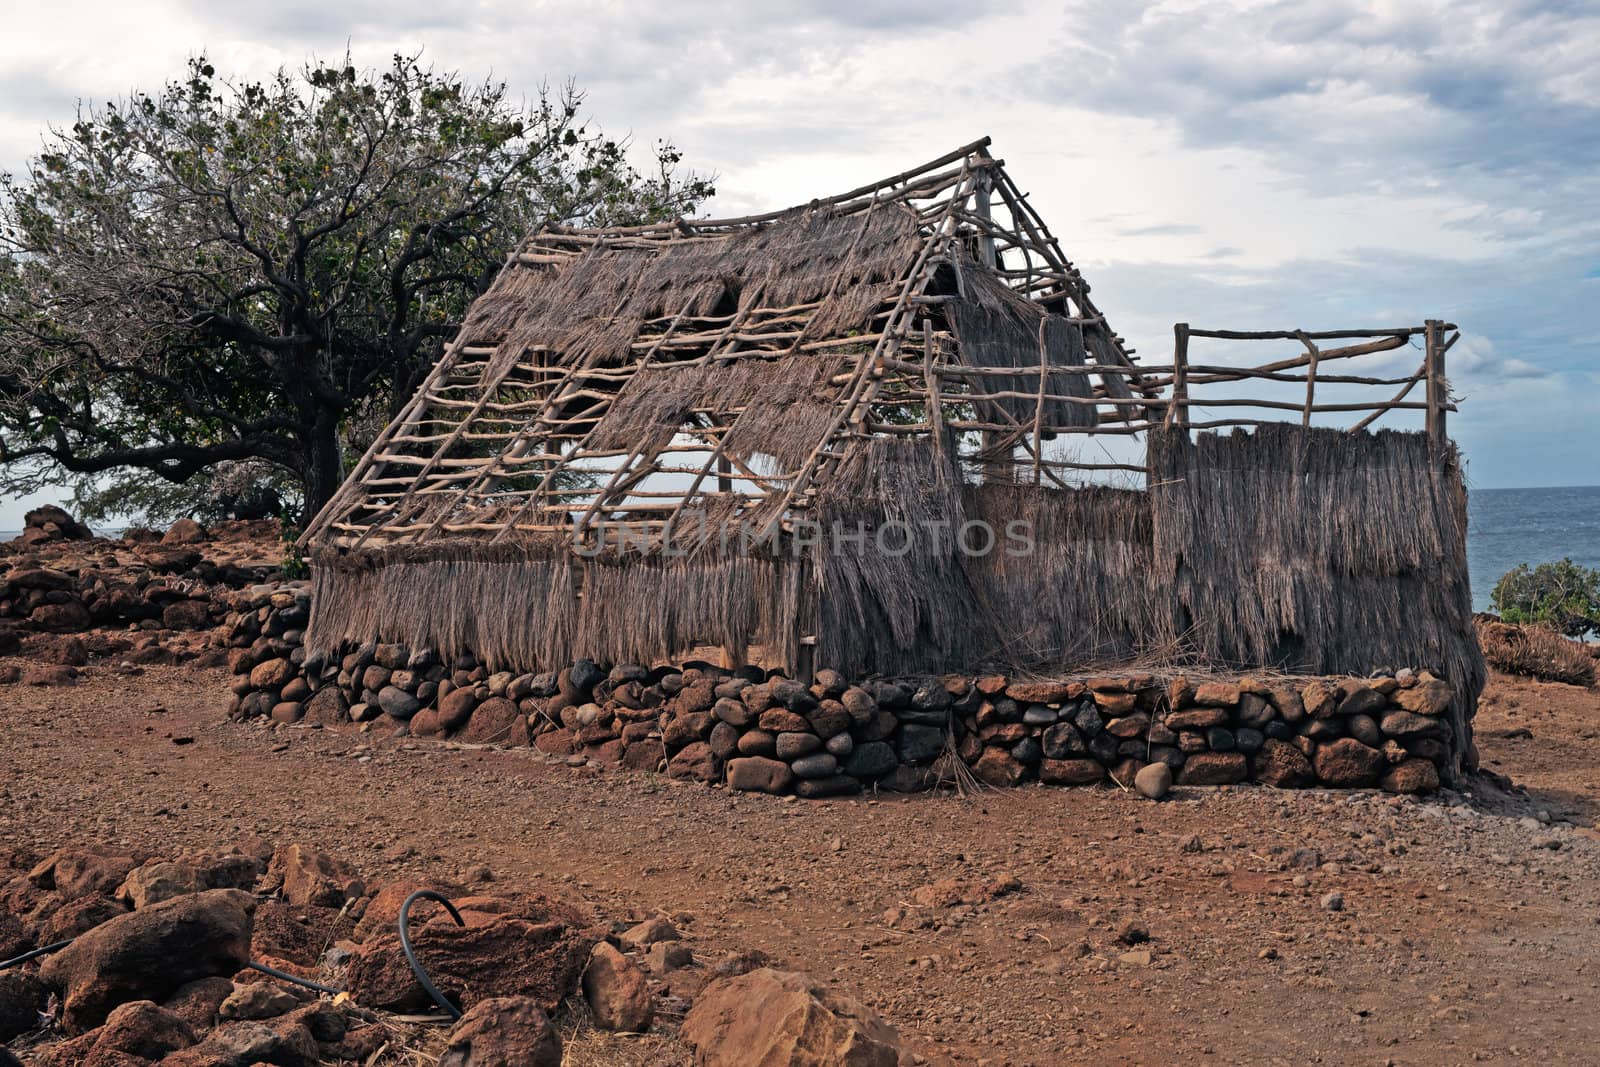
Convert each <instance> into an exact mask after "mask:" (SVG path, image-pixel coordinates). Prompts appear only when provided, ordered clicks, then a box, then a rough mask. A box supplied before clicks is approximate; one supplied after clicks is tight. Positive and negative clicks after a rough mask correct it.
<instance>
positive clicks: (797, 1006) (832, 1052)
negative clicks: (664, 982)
mask: <svg viewBox="0 0 1600 1067" xmlns="http://www.w3.org/2000/svg"><path fill="white" fill-rule="evenodd" d="M680 1036H681V1037H682V1038H683V1040H684V1041H685V1042H687V1043H688V1044H689V1045H690V1046H691V1047H693V1048H694V1050H695V1063H696V1064H697V1065H700V1067H748V1065H751V1064H772V1065H774V1067H776V1065H779V1064H782V1065H796V1067H799V1065H805V1067H895V1065H896V1064H897V1063H898V1062H899V1057H900V1035H899V1034H898V1033H896V1032H895V1029H894V1028H893V1027H892V1026H890V1025H889V1024H887V1023H885V1022H884V1021H883V1020H882V1019H881V1018H879V1016H878V1015H877V1013H876V1012H874V1011H873V1010H872V1009H871V1008H869V1007H867V1006H865V1005H863V1004H860V1003H858V1002H856V1001H854V1000H851V999H849V998H848V997H845V996H842V995H841V994H839V993H836V992H834V991H833V990H831V989H829V988H827V987H826V986H824V985H822V984H821V983H820V982H816V981H814V980H812V979H811V978H809V977H807V976H806V975H803V974H796V973H794V972H792V971H778V970H773V969H771V968H766V967H764V968H761V969H759V970H754V971H751V972H749V973H748V974H742V975H739V976H738V977H736V978H726V979H722V980H721V981H717V982H713V983H712V984H711V985H709V986H707V987H706V988H705V990H704V991H703V992H702V993H701V994H700V995H699V996H698V997H697V998H696V999H695V1002H694V1007H693V1008H692V1009H691V1010H690V1012H689V1014H688V1016H687V1017H686V1018H685V1019H684V1021H683V1029H682V1030H681V1031H680Z"/></svg>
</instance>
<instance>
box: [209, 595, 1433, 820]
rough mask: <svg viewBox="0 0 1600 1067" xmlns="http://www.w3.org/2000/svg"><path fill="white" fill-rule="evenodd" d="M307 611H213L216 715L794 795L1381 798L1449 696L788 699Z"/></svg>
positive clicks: (1396, 782)
mask: <svg viewBox="0 0 1600 1067" xmlns="http://www.w3.org/2000/svg"><path fill="white" fill-rule="evenodd" d="M308 609H309V601H308V594H307V593H305V592H304V591H303V590H301V591H280V592H277V593H274V594H270V595H267V596H263V597H262V598H260V599H259V602H258V603H257V605H256V606H255V607H254V608H253V609H252V610H250V611H247V612H241V613H236V614H234V615H230V616H229V618H228V619H227V621H226V624H225V629H224V631H223V633H224V637H225V639H226V642H227V643H228V645H230V646H231V648H232V651H231V652H230V653H229V664H230V666H231V668H232V670H233V672H234V674H235V675H236V676H237V680H236V682H235V684H234V692H235V697H234V700H233V703H232V705H231V707H230V715H231V716H232V717H234V718H239V719H251V718H258V717H270V718H272V719H273V720H276V721H278V722H282V723H296V722H301V721H311V722H314V723H318V724H321V725H324V726H336V725H339V724H341V723H352V722H353V723H370V724H372V726H370V727H369V729H377V728H381V729H389V730H393V731H395V732H404V733H409V734H410V735H412V736H416V737H421V738H441V739H443V738H449V739H452V740H456V741H461V742H467V743H478V744H503V745H513V746H527V745H532V746H533V747H535V748H538V749H539V750H541V751H543V752H545V753H548V754H552V755H557V756H572V757H582V758H587V759H590V760H595V761H599V762H605V763H619V764H622V765H624V766H627V767H630V768H633V769H636V770H642V771H658V770H664V771H665V773H667V774H668V775H670V776H672V777H675V778H692V779H698V780H702V781H726V782H727V783H728V784H729V785H730V786H732V787H733V788H735V789H743V790H755V791H760V792H766V793H790V792H793V793H798V794H799V795H800V796H802V797H825V796H837V795H844V794H850V793H856V792H859V791H861V790H862V789H864V788H874V787H876V788H879V789H888V790H894V791H903V792H909V791H914V790H920V789H927V788H930V787H932V786H934V785H937V784H939V783H940V782H941V781H944V782H953V781H954V780H955V779H956V777H957V776H958V775H960V774H962V771H961V770H960V768H959V767H958V766H957V764H958V763H959V764H960V765H961V766H963V767H965V768H966V769H967V770H969V771H970V773H971V774H972V775H973V776H975V777H976V778H978V779H979V780H981V781H983V782H985V783H988V784H990V785H994V786H1014V785H1021V784H1023V783H1025V782H1029V781H1039V782H1043V783H1046V784H1050V785H1090V784H1094V783H1099V782H1111V781H1115V782H1118V783H1121V784H1123V785H1128V784H1131V783H1132V782H1133V779H1134V776H1135V775H1136V774H1137V773H1138V771H1139V770H1140V769H1141V768H1143V767H1144V766H1146V765H1148V764H1152V763H1156V762H1161V763H1165V764H1167V765H1168V766H1169V767H1171V768H1172V771H1173V776H1174V778H1175V780H1176V781H1177V782H1178V784H1180V785H1183V784H1189V785H1223V784H1230V783H1235V782H1243V781H1258V782H1263V783H1266V784H1269V785H1274V786H1283V787H1298V786H1312V785H1325V786H1342V787H1362V786H1381V787H1383V788H1385V789H1389V790H1392V791H1399V792H1421V791H1427V790H1431V789H1434V788H1437V786H1438V785H1439V783H1440V782H1441V780H1443V781H1448V780H1451V778H1452V777H1453V774H1454V768H1455V766H1456V765H1457V760H1456V755H1457V754H1456V752H1455V751H1454V749H1453V745H1452V737H1451V731H1450V728H1449V725H1448V722H1447V720H1446V719H1445V718H1444V715H1445V712H1446V711H1447V709H1448V708H1449V705H1450V701H1451V699H1452V692H1451V688H1450V686H1449V685H1448V684H1446V683H1445V682H1444V681H1443V680H1441V679H1439V678H1436V677H1434V676H1433V675H1432V674H1430V673H1429V672H1427V671H1413V670H1409V669H1402V670H1398V671H1395V672H1394V673H1392V674H1386V675H1383V676H1378V677H1372V678H1361V679H1356V678H1305V677H1293V678H1289V677H1271V678H1249V677H1227V678H1223V677H1212V676H1205V677H1186V676H1182V675H1178V676H1164V677H1158V676H1157V675H1154V674H1150V673H1119V674H1111V675H1105V676H1096V677H1079V678H1068V679H1056V680H1048V681H1038V680H1024V679H1011V678H1006V677H1003V676H999V675H981V676H970V675H952V676H945V677H942V678H933V677H926V678H905V679H868V680H863V681H859V682H857V683H852V682H851V681H850V680H849V679H846V678H843V677H841V676H840V675H838V674H837V673H836V672H833V671H828V670H822V671H818V672H817V676H816V678H815V680H814V681H813V683H812V684H811V685H809V686H807V685H803V684H801V683H800V682H797V681H794V680H791V679H788V678H784V677H782V676H781V675H776V674H773V675H770V676H769V673H768V672H765V671H762V670H760V669H759V668H742V669H739V670H724V669H720V668H717V667H713V666H711V665H708V664H684V665H672V666H656V667H645V666H641V665H630V664H625V665H619V666H615V667H611V668H609V669H607V668H604V667H601V666H597V665H596V664H594V663H592V662H590V661H587V660H579V661H578V662H577V663H574V664H573V665H572V666H571V667H568V668H566V669H565V670H562V671H559V672H553V673H540V674H513V673H510V672H500V673H492V672H490V671H489V670H488V669H487V668H486V667H484V666H482V665H480V664H477V663H474V662H471V661H470V660H469V661H465V662H456V663H453V664H444V663H441V662H440V661H439V659H438V657H437V656H436V655H435V654H434V653H433V652H431V651H430V650H428V649H409V648H406V647H404V646H401V645H365V646H362V647H360V648H354V649H350V650H348V651H347V652H346V654H344V655H343V656H342V657H341V658H340V659H338V660H337V661H332V660H330V661H325V662H324V661H321V660H319V659H318V658H317V657H314V656H313V657H308V656H307V655H306V650H305V648H304V646H303V645H302V643H301V630H300V627H301V626H302V625H303V624H304V621H305V619H306V617H307V615H308Z"/></svg>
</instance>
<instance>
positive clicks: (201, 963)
mask: <svg viewBox="0 0 1600 1067" xmlns="http://www.w3.org/2000/svg"><path fill="white" fill-rule="evenodd" d="M254 909H255V899H254V898H253V897H251V896H250V895H249V894H248V893H244V892H241V891H240V890H237V889H212V890H208V891H207V892H204V893H194V894H191V895H188V896H182V897H175V898H173V899H172V900H165V901H162V902H161V903H159V904H152V905H150V906H149V907H147V908H141V909H139V910H138V911H133V912H128V913H127V914H125V915H120V916H118V917H117V918H115V919H112V920H110V921H109V922H107V923H105V924H104V925H102V926H99V927H96V928H95V929H93V930H91V931H89V932H88V933H86V934H84V935H82V936H81V937H79V938H78V939H77V940H76V941H74V942H73V943H72V944H71V945H69V946H67V947H66V948H65V949H62V950H61V951H60V952H58V953H56V954H55V955H54V956H51V957H50V958H49V959H48V960H46V961H45V964H44V966H43V967H42V968H40V971H39V977H40V979H41V980H43V981H44V982H45V983H47V984H48V985H51V986H53V987H55V988H57V989H60V990H62V991H63V992H64V996H65V1003H64V1005H63V1012H62V1019H63V1022H64V1023H65V1025H66V1027H67V1029H68V1030H69V1031H70V1032H74V1033H81V1032H82V1031H84V1030H87V1029H91V1028H93V1027H95V1026H98V1025H100V1024H101V1023H102V1022H104V1021H105V1018H106V1015H107V1014H108V1013H109V1012H110V1011H111V1009H112V1008H115V1007H116V1006H117V1005H119V1004H125V1003H127V1002H128V1001H132V1000H160V999H162V998H164V997H166V996H167V995H169V994H171V993H172V992H173V991H174V990H176V989H177V988H178V987H179V986H181V985H183V984H184V983H186V982H191V981H194V980H195V979H197V978H206V977H209V976H211V975H225V974H233V973H235V972H237V971H238V970H239V969H240V968H241V967H243V966H244V965H245V963H246V962H247V961H248V959H249V954H250V931H251V913H252V912H253V911H254Z"/></svg>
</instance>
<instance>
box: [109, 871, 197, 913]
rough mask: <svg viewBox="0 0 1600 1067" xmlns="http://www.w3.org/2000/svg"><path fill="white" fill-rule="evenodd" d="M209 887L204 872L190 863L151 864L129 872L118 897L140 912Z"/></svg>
mask: <svg viewBox="0 0 1600 1067" xmlns="http://www.w3.org/2000/svg"><path fill="white" fill-rule="evenodd" d="M205 888H206V883H205V879H204V878H202V877H201V875H200V872H199V871H197V870H195V869H194V868H193V867H191V866H189V865H188V864H187V863H147V864H145V865H144V866H143V867H136V868H134V869H133V870H132V871H129V872H128V877H127V878H126V879H125V880H124V881H123V883H122V885H121V886H120V887H118V889H117V898H118V899H119V900H123V901H126V902H127V904H128V906H129V907H130V908H134V909H136V910H137V909H139V908H145V907H149V906H150V905H151V904H159V903H161V902H162V901H163V900H171V899H172V898H173V897H181V896H183V895H184V894H185V893H198V892H200V891H201V890H203V889H205Z"/></svg>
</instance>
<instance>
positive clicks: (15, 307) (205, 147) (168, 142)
mask: <svg viewBox="0 0 1600 1067" xmlns="http://www.w3.org/2000/svg"><path fill="white" fill-rule="evenodd" d="M580 105H581V97H580V96H579V95H578V94H577V92H576V91H575V90H574V89H573V88H572V87H571V86H570V85H569V86H567V87H566V88H565V89H564V90H563V91H560V92H557V93H551V92H548V91H542V92H541V94H540V96H539V98H538V99H537V101H534V102H531V103H523V102H516V101H513V100H512V99H511V98H510V97H508V95H507V91H506V88H505V86H504V85H503V84H493V83H484V84H473V83H469V82H467V81H465V80H463V79H462V78H461V77H460V76H458V75H456V74H453V73H439V72H436V71H435V70H433V69H431V68H425V67H423V66H422V65H420V63H419V62H418V60H417V59H416V58H415V57H412V58H407V57H402V56H396V57H395V59H394V62H393V64H392V66H390V67H389V68H388V69H386V70H383V71H381V72H373V71H357V70H356V69H355V68H354V67H353V66H351V65H350V64H349V63H348V61H347V62H346V63H345V64H344V65H341V66H334V65H325V64H321V63H312V64H310V65H308V66H306V67H305V68H304V69H301V70H298V71H289V70H280V71H279V72H278V73H277V75H276V76H275V77H273V78H271V79H268V80H266V81H262V82H244V83H239V84H234V83H231V82H227V81H224V80H222V79H221V78H220V77H219V76H218V74H217V72H216V71H215V69H214V68H213V67H212V65H211V64H210V63H208V62H206V60H205V59H204V58H200V59H196V60H193V61H192V62H191V63H190V65H189V69H188V75H187V77H186V78H185V79H184V80H182V81H175V82H172V83H169V84H168V85H167V86H166V87H165V88H163V89H162V90H161V91H159V92H158V93H156V94H154V95H146V94H143V93H136V94H135V95H133V96H132V97H131V98H130V99H128V100H126V101H123V102H121V103H113V104H107V105H105V106H104V107H100V108H93V109H88V110H80V113H79V117H78V120H77V122H75V123H74V124H73V126H72V127H71V129H70V130H52V131H50V132H49V134H48V135H47V136H46V143H45V147H44V150H43V151H42V152H41V153H40V154H39V155H38V156H37V157H36V158H35V159H34V160H32V161H31V163H30V164H29V166H28V169H27V173H26V174H25V175H24V176H22V177H21V178H20V179H19V178H14V177H13V176H11V175H0V488H4V489H8V490H10V491H12V492H19V491H27V490H31V489H34V488H37V487H38V486H40V485H42V484H46V483H48V482H50V481H53V480H58V479H60V478H61V477H62V476H63V474H65V475H66V476H68V477H71V478H74V479H76V481H77V482H78V484H79V485H80V487H89V488H90V489H92V490H93V491H94V492H98V493H101V494H102V495H101V496H100V497H99V499H100V500H101V501H102V503H103V502H104V500H105V499H107V497H106V496H105V495H103V494H104V482H105V480H106V478H107V477H108V475H107V472H117V471H123V472H126V471H127V469H129V468H133V469H135V472H136V473H135V474H134V475H133V476H132V477H131V478H124V479H123V482H122V483H121V489H115V488H114V489H113V491H112V492H111V493H110V499H113V500H119V499H122V500H125V499H132V498H134V497H137V496H138V495H139V493H138V492H131V493H130V492H129V491H128V487H129V485H130V484H131V485H134V486H135V487H137V484H138V483H139V482H141V481H143V482H148V481H149V476H150V474H154V475H157V476H159V477H160V478H161V479H164V480H165V481H166V482H168V483H174V484H182V483H185V482H187V481H188V480H189V479H190V478H192V477H193V476H194V475H196V474H197V473H199V472H202V471H210V470H214V469H216V467H217V466H218V465H219V464H241V463H243V464H249V463H257V464H258V465H259V464H260V463H262V462H264V463H265V464H269V465H271V467H273V468H276V469H277V470H280V471H283V472H287V474H289V475H290V476H291V477H292V480H293V481H294V482H295V483H296V484H297V485H298V486H299V488H300V491H301V492H300V495H301V498H302V500H303V505H304V508H305V510H306V512H307V513H311V512H314V511H315V510H316V509H317V508H319V507H320V506H321V505H322V504H323V503H324V502H325V501H326V500H327V499H328V497H329V496H330V495H331V494H332V493H333V491H334V489H335V488H337V486H338V484H339V482H340V481H341V479H342V477H343V467H342V462H341V461H342V456H343V453H344V451H345V449H344V448H343V447H342V442H341V432H342V431H348V429H349V427H350V426H351V424H352V423H353V422H365V423H366V424H367V425H372V424H374V423H381V422H382V421H383V418H384V417H386V416H387V415H388V414H390V413H392V412H393V411H394V410H395V409H396V408H397V407H398V406H399V404H400V403H403V402H404V400H405V399H406V398H408V397H409V395H410V394H411V392H412V391H413V390H414V389H415V387H416V385H417V384H418V383H419V381H420V379H421V376H422V375H423V374H424V372H425V371H426V369H427V368H428V367H429V366H430V365H431V364H432V362H433V361H434V360H435V359H436V358H437V356H438V355H439V352H440V350H441V348H442V345H443V343H444V340H445V339H446V338H447V337H448V336H449V335H450V334H451V333H452V332H453V330H454V325H455V323H457V322H458V321H459V319H460V317H461V315H462V313H463V311H464V309H465V308H466V306H467V304H468V303H470V302H471V300H472V298H473V297H475V296H477V295H478V294H480V293H482V292H483V291H484V290H485V289H486V288H487V287H488V285H489V283H490V282H491V281H492V280H493V279H494V276H495V273H496V272H497V270H498V269H499V267H500V265H501V263H502V262H503V261H504V259H505V257H506V254H507V252H508V251H509V250H510V249H511V248H512V247H514V245H515V243H516V242H517V240H518V239H519V238H520V237H521V236H523V235H524V234H526V233H528V232H530V231H532V230H533V229H535V228H537V227H538V226H539V225H541V224H543V223H545V222H547V221H555V222H560V223H564V224H595V225H612V224H627V223H633V222H643V221H652V220H657V219H662V218H672V217H676V216H679V215H682V214H685V213H688V212H691V211H693V210H694V208H695V207H696V206H697V205H698V203H699V202H700V201H701V200H703V199H704V198H705V197H706V196H708V195H710V194H711V193H712V191H713V190H712V189H711V186H710V184H709V182H708V181H707V180H705V179H703V178H700V177H697V176H695V175H693V174H687V175H683V176H680V175H679V173H678V165H679V162H680V155H679V153H678V152H677V151H676V150H675V149H674V148H673V147H672V146H671V145H670V144H668V143H666V142H658V143H657V144H656V146H655V150H654V159H653V161H652V168H653V170H652V172H651V173H649V174H644V173H640V172H639V171H637V170H635V169H634V167H633V166H632V165H631V164H630V163H629V162H628V152H629V145H628V144H627V142H626V141H618V140H613V139H609V138H606V137H605V136H603V135H602V134H600V133H598V132H595V131H593V130H591V129H590V128H589V127H588V126H587V125H585V123H584V122H583V120H582V119H581V118H580V117H579V108H580ZM110 477H113V478H115V477H116V476H115V475H111V476H110ZM92 495H93V493H91V496H92ZM146 495H149V494H146ZM156 495H160V494H156Z"/></svg>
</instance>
